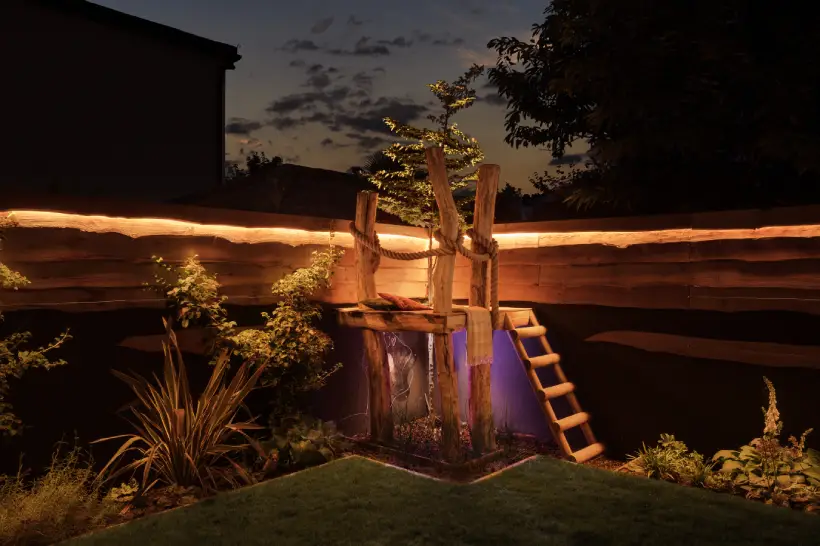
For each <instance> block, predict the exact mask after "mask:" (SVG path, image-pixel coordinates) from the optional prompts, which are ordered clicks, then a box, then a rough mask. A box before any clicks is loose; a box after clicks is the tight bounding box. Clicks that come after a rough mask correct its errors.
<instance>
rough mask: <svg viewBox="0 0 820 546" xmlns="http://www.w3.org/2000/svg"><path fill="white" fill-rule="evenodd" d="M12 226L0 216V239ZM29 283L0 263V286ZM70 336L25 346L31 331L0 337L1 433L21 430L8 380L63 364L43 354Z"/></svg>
mask: <svg viewBox="0 0 820 546" xmlns="http://www.w3.org/2000/svg"><path fill="white" fill-rule="evenodd" d="M12 225H14V224H13V222H12V221H11V220H9V219H8V218H0V240H2V239H3V234H2V230H3V229H4V228H6V227H9V226H12ZM29 284H30V281H29V280H28V279H27V278H26V277H24V276H23V275H21V274H20V273H18V272H16V271H13V270H11V269H9V267H8V266H6V265H5V264H3V263H0V288H2V289H3V290H18V289H20V288H23V287H25V286H27V285H29ZM2 320H3V315H2V313H0V322H2ZM69 339H71V336H69V335H68V331H66V332H65V333H63V334H61V335H59V336H58V337H57V338H56V339H54V341H52V342H51V343H50V344H49V345H47V346H45V347H39V348H36V349H27V348H26V346H27V345H28V343H29V341H31V332H16V333H13V334H11V335H9V336H8V337H5V338H0V434H9V435H14V434H18V433H19V432H20V431H21V430H22V422H21V421H20V419H18V418H17V416H16V415H15V414H14V411H13V409H14V408H12V407H11V404H9V403H8V402H6V396H8V394H9V390H10V389H11V384H10V380H11V379H20V378H21V377H23V374H25V373H26V372H27V371H28V370H31V369H35V368H42V369H45V370H48V369H51V368H54V367H55V366H61V365H63V364H65V361H64V360H49V358H48V356H46V354H47V353H49V352H51V351H53V350H54V349H57V348H59V347H60V346H62V345H63V344H64V343H65V342H66V341H68V340H69Z"/></svg>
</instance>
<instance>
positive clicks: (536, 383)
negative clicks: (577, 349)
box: [339, 147, 604, 462]
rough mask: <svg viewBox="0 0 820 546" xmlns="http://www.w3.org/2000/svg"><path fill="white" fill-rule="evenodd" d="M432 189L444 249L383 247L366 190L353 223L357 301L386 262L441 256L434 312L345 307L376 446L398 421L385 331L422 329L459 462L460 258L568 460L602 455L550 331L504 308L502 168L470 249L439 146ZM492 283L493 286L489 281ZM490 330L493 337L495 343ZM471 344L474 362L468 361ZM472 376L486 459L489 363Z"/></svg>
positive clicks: (372, 197)
mask: <svg viewBox="0 0 820 546" xmlns="http://www.w3.org/2000/svg"><path fill="white" fill-rule="evenodd" d="M425 153H426V159H427V167H428V172H429V176H430V182H431V184H432V186H433V191H434V193H435V198H436V203H437V205H438V209H439V214H440V218H441V228H440V230H439V231H438V232H437V233H436V239H437V241H438V243H439V246H438V247H437V248H434V249H432V250H428V251H422V252H395V251H391V250H389V249H385V248H382V247H381V246H380V244H379V239H378V235H377V234H376V233H375V223H376V207H377V202H378V195H377V194H375V193H370V192H362V193H360V194H359V195H358V198H357V203H356V221H355V222H354V223H352V224H351V226H350V230H351V233H352V234H353V236H354V239H355V249H354V250H355V258H356V275H357V297H358V301H359V302H362V301H364V300H367V299H371V298H376V297H377V295H378V292H377V290H376V284H375V277H374V274H375V272H376V270H377V268H378V264H379V259H380V257H381V256H386V257H388V258H393V259H398V260H417V259H420V258H424V257H427V256H431V255H432V256H437V257H438V259H437V261H436V264H435V269H434V271H433V284H432V287H431V288H432V294H433V310H432V311H379V310H372V309H368V308H366V307H365V306H363V305H362V304H361V303H360V304H359V306H358V307H354V308H346V309H340V310H339V321H340V323H341V324H342V325H345V326H350V327H354V328H360V329H362V335H363V338H364V348H365V355H366V359H367V363H368V381H369V396H370V406H369V407H370V438H371V441H373V442H378V443H383V444H389V443H390V442H391V441H392V439H393V418H392V411H391V408H390V400H391V396H390V388H391V387H390V373H389V368H388V362H387V358H386V352H385V348H384V342H383V340H382V336H381V334H380V333H379V332H394V331H415V332H425V333H430V334H433V336H434V355H435V359H436V370H437V374H436V375H437V383H438V389H439V396H440V401H441V415H440V417H441V423H442V433H441V442H442V446H441V452H442V455H443V457H444V458H445V460H447V461H455V460H457V458H458V457H459V452H460V439H459V429H460V422H459V409H458V408H459V405H458V382H457V378H456V372H455V364H454V361H453V341H452V336H451V334H452V332H454V331H456V330H462V329H466V328H467V326H468V311H467V309H466V308H463V307H462V308H460V307H454V306H453V276H454V268H455V260H456V253H457V252H458V253H460V254H462V255H464V256H466V257H467V258H468V259H470V260H471V262H472V267H471V269H472V275H471V279H470V294H469V306H470V307H483V308H485V309H489V310H490V314H491V324H492V330H497V329H504V330H508V331H509V332H510V335H511V338H512V341H513V343H514V345H515V348H516V350H517V352H518V355H519V357H520V358H521V362H522V363H523V365H524V367H525V369H526V372H527V376H528V378H529V380H530V383H531V385H532V388H533V390H534V391H535V393H536V395H537V396H538V400H539V402H540V405H541V407H542V409H543V411H544V414H545V417H546V419H547V421H548V423H549V426H550V429H551V431H552V433H553V436H554V437H555V440H556V441H557V442H558V445H559V446H560V448H561V450H562V452H563V454H564V456H565V457H566V458H567V459H569V460H572V461H575V462H584V461H587V460H589V459H592V458H594V457H596V456H598V455H600V454H601V453H603V451H604V446H603V445H602V444H601V443H599V442H598V441H597V440H596V439H595V436H594V434H593V432H592V429H591V428H590V425H589V419H590V416H589V414H588V413H586V412H584V411H583V410H582V409H581V406H580V404H579V403H578V400H577V398H576V396H575V385H573V384H572V383H570V382H569V381H568V380H567V378H566V376H565V375H564V372H563V370H562V369H561V364H560V357H559V356H558V354H556V353H555V352H553V350H552V348H551V347H550V345H549V342H548V341H547V338H546V328H545V327H544V326H541V325H540V324H539V323H538V320H537V319H536V317H535V313H534V312H533V311H532V309H527V308H506V307H499V305H498V282H499V279H498V259H497V253H498V244H497V243H496V241H495V240H493V238H492V226H493V217H494V214H495V197H496V194H497V192H498V180H499V172H500V168H499V166H498V165H486V164H485V165H482V166H481V167H480V168H479V178H478V183H477V187H476V198H475V213H474V218H473V228H472V229H471V230H469V231H468V232H467V235H468V236H469V237H470V240H471V248H467V247H466V246H465V245H464V243H463V235H462V234H461V233H460V231H459V225H458V224H459V223H458V213H457V209H456V205H455V202H454V200H453V196H452V193H451V190H450V186H449V183H448V180H447V170H446V166H445V156H444V151H443V149H442V148H440V147H432V148H427V150H426V151H425ZM488 279H489V282H488ZM492 330H489V331H488V332H487V333H486V335H487V336H490V337H491V336H492ZM527 338H538V339H539V341H540V345H541V347H542V349H543V352H544V354H543V355H534V356H530V355H529V353H528V352H527V349H526V348H525V346H524V344H523V343H522V340H523V339H527ZM469 356H470V355H469V347H468V358H469ZM548 366H549V367H552V368H553V370H554V372H555V376H556V377H557V379H558V382H557V384H555V385H552V386H547V387H545V386H544V385H543V384H542V382H541V380H540V379H539V377H538V375H537V373H536V370H537V369H539V368H545V367H548ZM467 369H468V373H469V385H470V387H469V388H470V394H469V404H468V407H469V418H468V421H469V426H470V437H471V442H472V446H473V450H474V451H475V452H476V454H485V453H489V452H492V451H494V450H495V449H496V442H495V430H494V423H493V409H492V400H491V396H490V365H489V364H485V365H475V366H468V367H467ZM558 397H566V400H567V402H568V403H569V406H570V408H571V410H572V414H570V415H569V416H567V417H564V418H561V419H559V418H558V417H557V416H556V413H555V411H554V409H553V406H552V403H551V400H554V399H555V398H558ZM575 427H580V428H581V431H582V432H583V436H584V439H585V441H586V444H587V445H586V446H585V447H583V448H581V449H578V450H575V451H573V450H572V448H571V447H570V444H569V442H568V440H567V438H566V435H565V432H566V431H568V430H570V429H572V428H575Z"/></svg>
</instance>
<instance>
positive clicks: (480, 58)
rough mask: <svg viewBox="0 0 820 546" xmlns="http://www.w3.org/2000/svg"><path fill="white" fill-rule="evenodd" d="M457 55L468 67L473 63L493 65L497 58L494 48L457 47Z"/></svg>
mask: <svg viewBox="0 0 820 546" xmlns="http://www.w3.org/2000/svg"><path fill="white" fill-rule="evenodd" d="M457 55H458V58H459V59H460V60H461V61H462V62H463V63H464V66H466V67H470V66H472V65H474V64H478V65H481V66H487V65H494V64H495V62H496V61H497V60H498V55H497V54H496V52H495V51H494V50H485V49H482V50H476V49H470V48H467V47H460V48H458V51H457Z"/></svg>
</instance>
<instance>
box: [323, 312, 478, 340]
mask: <svg viewBox="0 0 820 546" xmlns="http://www.w3.org/2000/svg"><path fill="white" fill-rule="evenodd" d="M339 324H341V325H342V326H349V327H352V328H368V329H370V330H377V331H379V332H401V331H405V332H425V333H428V334H446V333H450V332H453V331H455V330H463V329H464V328H465V327H466V325H467V315H466V314H464V313H459V312H454V313H450V314H439V313H434V312H432V311H371V310H369V309H368V310H363V309H359V308H347V309H339Z"/></svg>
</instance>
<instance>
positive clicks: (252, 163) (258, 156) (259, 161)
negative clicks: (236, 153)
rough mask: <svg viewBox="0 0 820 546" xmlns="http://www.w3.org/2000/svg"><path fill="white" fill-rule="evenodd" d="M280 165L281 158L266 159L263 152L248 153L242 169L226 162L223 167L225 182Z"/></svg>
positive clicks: (238, 165) (237, 164)
mask: <svg viewBox="0 0 820 546" xmlns="http://www.w3.org/2000/svg"><path fill="white" fill-rule="evenodd" d="M281 164H282V158H281V157H279V156H278V155H277V156H273V157H268V156H266V155H265V152H257V151H256V150H254V151H252V152H250V153H249V154H248V155H247V156H246V157H245V166H244V167H243V166H242V165H240V164H239V163H237V162H235V161H231V162H228V163H227V164H226V166H225V180H228V181H230V180H236V179H238V178H244V177H246V176H250V175H252V174H253V173H255V172H257V171H259V169H261V168H262V167H265V166H267V165H273V166H274V168H275V167H278V166H279V165H281Z"/></svg>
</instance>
